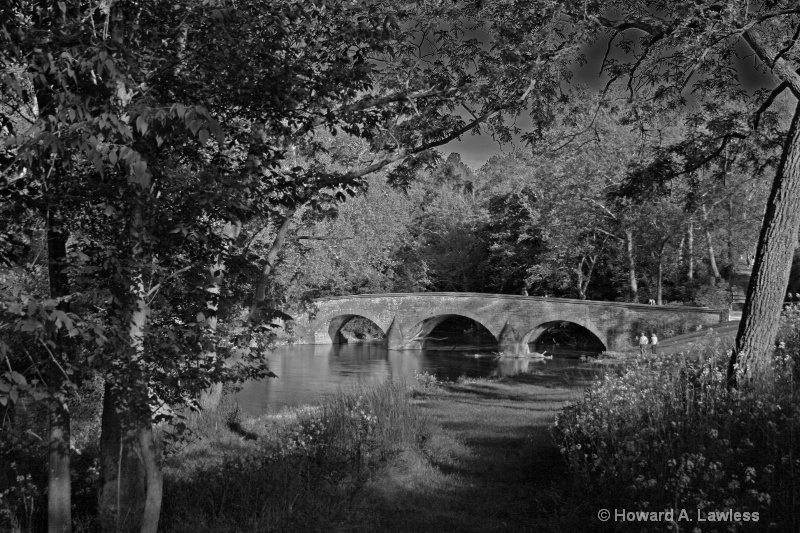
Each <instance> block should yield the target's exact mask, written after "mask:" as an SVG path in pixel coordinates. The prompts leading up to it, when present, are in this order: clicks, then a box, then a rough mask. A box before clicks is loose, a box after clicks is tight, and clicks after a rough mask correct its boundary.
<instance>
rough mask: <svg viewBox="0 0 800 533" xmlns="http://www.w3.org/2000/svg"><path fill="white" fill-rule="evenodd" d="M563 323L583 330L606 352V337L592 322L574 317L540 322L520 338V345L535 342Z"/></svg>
mask: <svg viewBox="0 0 800 533" xmlns="http://www.w3.org/2000/svg"><path fill="white" fill-rule="evenodd" d="M564 322H566V323H569V324H575V325H577V326H580V327H581V328H583V329H585V330H586V331H588V332H589V333H591V334H592V335H594V336H595V337H597V340H598V341H600V343H602V345H603V350H604V351H605V350H608V339H607V338H606V335H605V334H604V333H603V332H602V331H600V330H599V329H598V328H597V326H595V325H594V324H593V323H592V322H590V321H587V320H583V319H580V318H576V317H569V318H563V319H555V320H552V319H551V320H548V321H547V322H542V323H540V324H538V325H537V326H535V327H533V328H532V329H530V330H529V331H528V332H527V333H525V335H523V336H522V343H521V344H523V345H527V344H528V343H531V342H535V341H536V340H537V339H538V338H539V337H541V336H542V334H544V333H545V332H546V331H547V330H549V329H550V328H552V327H553V326H556V325H558V324H561V323H564Z"/></svg>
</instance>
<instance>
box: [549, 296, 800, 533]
mask: <svg viewBox="0 0 800 533" xmlns="http://www.w3.org/2000/svg"><path fill="white" fill-rule="evenodd" d="M799 313H800V310H798V309H797V308H793V309H791V310H789V311H788V312H787V313H786V314H785V315H784V316H783V317H782V326H781V335H782V336H785V337H783V338H785V340H783V341H781V342H783V343H784V344H783V345H782V346H781V348H779V349H778V350H776V351H775V354H774V356H773V360H772V372H773V375H772V380H771V381H770V382H767V381H764V382H763V388H761V389H759V390H749V391H740V390H731V389H729V388H728V387H727V383H726V366H727V355H726V354H725V353H724V350H721V347H720V346H719V345H716V344H714V343H713V342H711V343H709V344H707V345H706V346H703V347H700V348H697V349H696V350H695V351H693V352H690V353H684V354H679V355H672V356H656V357H653V356H648V357H647V358H642V359H638V360H636V361H635V362H634V363H632V364H631V365H629V366H628V367H626V368H623V369H621V370H620V372H619V373H618V374H617V375H607V376H606V378H605V379H604V380H602V381H600V382H597V383H595V384H594V385H593V386H592V387H590V388H589V389H588V390H587V391H586V393H585V397H584V400H583V401H581V402H580V403H578V404H576V405H574V406H572V407H570V408H568V409H566V410H565V411H564V413H562V414H560V415H559V417H558V419H557V421H556V424H555V428H554V431H555V435H556V438H557V439H558V442H559V443H560V446H561V450H562V453H563V454H564V456H565V457H566V459H567V460H568V462H569V464H570V468H571V470H572V472H573V474H574V476H575V479H576V482H579V483H580V485H581V486H582V487H584V489H583V490H584V491H585V493H586V494H587V495H591V496H592V497H596V498H599V497H601V496H600V495H601V494H602V495H604V497H605V498H606V501H604V505H605V506H608V507H611V508H615V507H616V508H637V509H642V510H655V511H661V510H664V509H681V508H685V509H691V510H692V511H691V512H695V511H694V509H700V510H701V511H703V512H708V511H715V510H720V509H728V508H732V509H734V510H739V511H750V512H759V513H760V515H759V516H760V517H761V518H760V521H759V523H758V524H753V523H749V524H744V525H743V524H726V525H725V528H727V527H729V526H730V527H732V528H733V529H734V530H739V529H742V528H744V529H745V530H748V531H750V530H752V529H753V527H757V528H758V530H762V529H763V530H767V529H769V528H770V527H777V528H778V529H785V530H789V529H794V528H796V526H797V524H796V523H793V520H795V519H796V518H794V513H792V511H791V510H792V509H793V508H796V501H795V498H796V496H795V495H794V494H793V491H792V489H791V487H792V486H794V485H795V484H796V483H797V479H796V473H795V472H797V468H798V463H797V454H798V443H797V442H796V440H795V439H794V438H793V436H792V435H793V432H794V431H795V428H796V427H797V424H798V423H800V402H798V398H797V393H796V388H797V376H796V375H794V374H795V373H796V364H797V362H798V360H800V351H797V342H796V340H797V335H798V331H800V330H799V329H798V326H800V323H798V316H799ZM610 487H613V488H614V491H613V493H610V492H609V488H610ZM609 494H613V496H611V498H612V500H613V501H607V499H608V497H609ZM696 525H697V526H699V524H696ZM665 526H666V524H665ZM714 527H715V525H714V524H707V528H706V527H705V526H703V529H702V530H703V531H706V530H708V531H716V530H717V529H714ZM726 530H727V529H726Z"/></svg>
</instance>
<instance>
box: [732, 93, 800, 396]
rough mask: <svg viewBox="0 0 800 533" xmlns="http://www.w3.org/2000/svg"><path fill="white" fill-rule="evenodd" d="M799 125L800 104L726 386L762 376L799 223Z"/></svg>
mask: <svg viewBox="0 0 800 533" xmlns="http://www.w3.org/2000/svg"><path fill="white" fill-rule="evenodd" d="M799 121H800V106H797V107H796V108H795V113H794V117H793V119H792V125H791V127H790V128H789V134H788V135H787V137H786V142H785V144H784V148H783V153H782V155H781V160H780V164H779V165H778V170H777V172H776V174H775V179H774V181H773V184H772V191H771V192H770V196H769V201H768V202H767V210H766V213H765V214H764V221H763V223H762V225H761V234H760V236H759V239H758V248H757V250H756V258H755V263H754V265H753V274H752V276H751V277H750V284H749V286H748V288H747V299H746V300H745V304H744V309H743V310H742V319H741V322H740V323H739V332H738V334H737V336H736V349H735V350H734V351H733V354H732V355H731V358H730V364H729V367H728V380H729V383H730V384H731V385H735V384H736V383H737V379H739V378H741V379H742V380H743V381H745V382H751V381H753V380H754V379H757V378H759V377H762V376H764V375H765V372H766V369H767V367H768V365H769V355H770V351H771V348H772V344H773V342H774V341H775V335H776V333H777V330H778V318H779V316H780V312H781V305H782V302H783V296H784V293H785V291H786V286H787V283H788V280H789V271H790V268H791V261H792V254H793V253H794V249H795V246H796V245H797V230H798V224H800V128H798V122H799ZM737 366H738V373H737Z"/></svg>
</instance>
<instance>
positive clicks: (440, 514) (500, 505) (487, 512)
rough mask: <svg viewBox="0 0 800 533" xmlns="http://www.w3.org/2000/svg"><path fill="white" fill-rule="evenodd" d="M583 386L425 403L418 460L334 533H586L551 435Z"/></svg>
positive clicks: (433, 397)
mask: <svg viewBox="0 0 800 533" xmlns="http://www.w3.org/2000/svg"><path fill="white" fill-rule="evenodd" d="M584 384H585V382H584V381H583V380H580V379H578V378H576V377H575V376H574V375H573V376H570V375H566V374H563V373H562V374H556V373H552V374H548V373H545V372H542V373H539V374H524V375H519V376H516V377H513V378H505V379H502V380H497V381H489V380H478V381H475V382H471V383H462V384H448V385H446V386H444V387H442V388H437V389H435V390H433V391H430V392H429V393H425V394H422V395H420V397H419V398H418V401H419V403H420V407H421V409H422V410H423V412H424V413H425V414H426V415H427V417H428V419H429V421H430V428H431V429H430V432H429V434H428V435H426V437H425V442H424V443H423V446H422V452H416V451H414V452H410V451H409V452H405V453H403V454H402V455H401V456H400V457H398V458H396V459H395V460H393V461H391V462H390V463H389V464H387V465H386V466H385V467H384V468H383V469H381V470H380V471H379V473H378V474H377V475H376V476H375V477H374V478H373V479H372V480H371V481H370V482H369V483H368V484H367V486H366V487H365V488H364V490H362V491H361V492H360V494H359V495H358V496H357V500H356V501H355V502H354V508H355V512H354V513H352V514H351V516H350V519H349V520H348V521H347V523H344V524H340V525H339V527H338V528H337V529H338V530H339V531H388V532H417V531H419V532H448V531H453V532H456V531H458V532H462V531H463V532H471V531H474V532H482V533H483V532H492V531H580V530H583V529H584V527H582V525H581V524H580V523H578V522H576V520H578V518H577V517H576V516H571V514H573V515H574V513H571V512H570V509H569V506H568V505H566V504H565V496H566V495H567V494H568V493H569V491H570V487H571V480H570V478H569V476H568V474H567V472H566V468H565V465H564V463H563V461H562V459H561V456H560V454H559V452H558V449H557V448H556V446H555V445H554V443H553V441H552V438H551V436H550V433H549V426H550V425H551V424H552V421H553V418H554V416H555V414H556V412H558V410H559V409H561V408H562V407H563V405H564V404H565V403H567V402H569V401H574V400H576V399H579V398H580V397H581V395H582V391H583V385H584ZM571 523H572V525H570V524H571ZM583 525H584V526H585V524H583Z"/></svg>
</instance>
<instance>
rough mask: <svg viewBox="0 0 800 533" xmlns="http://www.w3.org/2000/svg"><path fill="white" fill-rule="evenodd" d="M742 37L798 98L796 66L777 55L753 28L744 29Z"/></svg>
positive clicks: (799, 89)
mask: <svg viewBox="0 0 800 533" xmlns="http://www.w3.org/2000/svg"><path fill="white" fill-rule="evenodd" d="M797 11H798V12H800V10H797ZM743 38H744V40H745V42H746V43H747V44H748V45H750V48H752V49H753V52H755V53H756V55H757V56H758V58H759V59H761V61H763V62H764V63H765V64H766V65H767V66H769V67H770V69H771V70H772V72H773V74H775V75H776V76H777V77H778V78H779V79H780V80H782V81H784V82H786V83H787V85H788V87H789V88H790V89H791V90H792V92H793V93H794V95H795V96H796V97H798V98H800V74H798V73H797V66H796V65H794V64H793V63H792V62H791V61H788V60H787V59H785V58H783V57H778V52H776V51H775V50H774V49H773V48H772V47H771V46H770V45H768V44H767V43H766V42H765V41H764V39H763V38H762V37H761V35H760V33H759V31H758V30H756V29H755V28H750V29H749V30H747V31H745V32H744V35H743Z"/></svg>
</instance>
